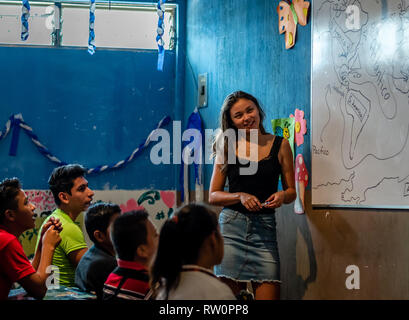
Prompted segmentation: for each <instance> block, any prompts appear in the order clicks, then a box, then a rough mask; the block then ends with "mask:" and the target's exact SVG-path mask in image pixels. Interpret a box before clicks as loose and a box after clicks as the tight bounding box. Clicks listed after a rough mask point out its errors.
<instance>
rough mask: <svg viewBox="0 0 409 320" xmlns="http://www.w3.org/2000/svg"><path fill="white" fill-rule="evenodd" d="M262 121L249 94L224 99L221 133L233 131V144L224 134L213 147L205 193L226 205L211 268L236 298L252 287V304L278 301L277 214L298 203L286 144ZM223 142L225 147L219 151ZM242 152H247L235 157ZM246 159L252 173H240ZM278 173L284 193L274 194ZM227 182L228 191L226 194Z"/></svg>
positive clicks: (259, 111) (261, 115)
mask: <svg viewBox="0 0 409 320" xmlns="http://www.w3.org/2000/svg"><path fill="white" fill-rule="evenodd" d="M263 119H264V112H263V110H262V109H261V108H260V105H259V103H258V101H257V99H256V98H255V97H253V96H252V95H250V94H248V93H245V92H242V91H236V92H233V93H232V94H230V95H228V96H227V97H226V99H225V100H224V103H223V106H222V110H221V112H220V128H221V130H222V133H225V134H226V132H228V129H230V131H231V129H233V130H234V132H235V133H236V139H235V141H231V139H227V138H225V137H223V135H219V138H218V139H216V141H215V144H214V145H213V151H214V153H215V156H216V159H215V160H216V161H215V164H214V168H213V174H212V180H211V182H210V190H209V202H210V203H211V204H213V205H217V206H224V208H223V210H222V212H221V213H220V216H219V224H220V229H221V233H222V235H223V238H224V246H225V247H224V248H225V249H224V252H225V255H224V259H223V261H222V263H221V264H220V265H217V266H216V267H215V274H216V275H217V276H219V277H220V278H221V279H222V280H223V281H224V282H225V283H227V284H228V285H229V286H230V288H231V289H232V290H233V293H234V294H236V295H237V294H239V292H240V290H243V289H245V288H246V285H247V283H248V282H251V284H252V286H253V290H254V293H255V299H256V300H270V299H279V298H280V286H279V284H280V259H279V254H278V246H277V237H276V220H275V209H276V208H279V207H281V205H282V204H283V203H291V202H293V201H294V200H295V198H296V192H295V186H294V184H295V182H294V166H293V156H292V152H291V148H290V144H289V143H288V141H287V140H286V139H283V138H281V137H278V136H274V135H272V134H269V133H267V132H266V131H265V129H264V127H263ZM240 129H242V130H240ZM252 129H254V130H256V132H257V135H256V136H257V137H258V139H257V140H258V141H253V140H254V139H250V137H251V134H250V132H251V131H250V130H252ZM243 132H244V134H243ZM253 132H254V131H253ZM220 137H222V139H223V141H222V140H221V139H220ZM221 141H222V142H224V145H223V148H221V149H220V148H218V142H221ZM227 141H228V143H227ZM229 148H230V150H233V153H231V152H230V151H229ZM218 150H221V152H219V151H218ZM241 150H246V152H244V153H243V152H240V154H239V151H241ZM249 150H256V152H250V157H249V156H248V154H249ZM231 154H233V158H234V159H231V158H232V157H231ZM259 159H260V160H259ZM245 160H247V161H250V162H253V165H254V162H256V163H255V165H257V170H256V172H255V173H254V174H251V175H244V174H241V173H243V171H241V170H240V168H242V169H243V168H246V167H249V164H248V163H247V164H246V165H242V164H241V163H243V162H245ZM250 165H251V163H250ZM280 174H281V177H282V185H283V190H282V191H277V186H278V179H279V175H280ZM226 179H228V181H229V189H228V191H224V187H225V184H226Z"/></svg>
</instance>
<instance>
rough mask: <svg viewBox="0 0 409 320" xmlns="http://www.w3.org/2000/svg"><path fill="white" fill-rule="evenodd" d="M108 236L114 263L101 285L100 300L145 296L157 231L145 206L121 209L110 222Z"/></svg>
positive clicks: (155, 247)
mask: <svg viewBox="0 0 409 320" xmlns="http://www.w3.org/2000/svg"><path fill="white" fill-rule="evenodd" d="M111 239H112V243H113V245H114V249H115V252H116V255H117V258H118V267H117V268H116V269H115V270H114V271H112V273H111V274H110V275H109V276H108V279H107V281H106V282H105V285H104V296H103V299H104V300H142V299H147V298H148V296H147V295H148V293H149V291H150V290H149V273H148V268H149V266H150V264H151V261H152V258H153V256H154V255H155V253H156V249H157V246H158V234H157V232H156V228H155V226H154V225H153V224H152V222H151V221H150V220H149V218H148V213H147V212H146V211H145V210H138V211H130V212H125V213H124V214H122V215H120V216H119V217H118V218H117V219H116V220H115V221H114V223H113V225H112V230H111Z"/></svg>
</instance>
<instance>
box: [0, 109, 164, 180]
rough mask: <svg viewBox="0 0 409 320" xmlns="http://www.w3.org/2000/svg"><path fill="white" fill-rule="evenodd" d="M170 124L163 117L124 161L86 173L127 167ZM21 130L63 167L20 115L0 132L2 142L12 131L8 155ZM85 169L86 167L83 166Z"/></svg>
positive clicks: (16, 142)
mask: <svg viewBox="0 0 409 320" xmlns="http://www.w3.org/2000/svg"><path fill="white" fill-rule="evenodd" d="M169 122H170V117H169V116H166V117H164V118H163V119H162V120H161V121H159V123H158V124H157V126H156V128H155V129H154V130H152V131H151V133H150V134H149V136H148V137H147V138H146V139H145V140H144V141H143V142H142V143H141V144H140V145H139V146H138V147H137V148H136V149H135V150H134V151H133V152H132V153H131V154H130V155H129V156H128V157H127V158H126V159H124V160H121V161H119V162H116V163H113V164H106V165H100V166H97V167H95V168H90V169H88V168H87V173H88V174H91V173H100V172H103V171H107V170H111V169H117V168H121V167H123V166H125V165H127V164H128V163H129V162H131V161H132V160H133V159H134V158H135V157H136V156H138V155H140V154H141V153H142V151H143V150H144V149H145V148H146V147H147V146H148V145H149V143H150V142H151V137H152V136H153V134H154V133H155V130H156V129H159V128H162V127H164V126H166V125H167V124H168V123H169ZM20 128H21V129H24V132H25V133H26V134H27V135H28V136H29V137H30V139H31V141H32V142H33V143H34V144H35V145H36V147H37V149H38V151H40V153H41V154H42V155H44V156H45V157H47V158H48V159H49V160H51V161H52V162H54V163H56V164H58V165H65V164H67V162H64V161H61V160H60V159H58V158H57V157H55V156H54V155H53V154H52V153H51V152H50V151H49V150H48V149H47V147H45V146H44V145H43V144H42V143H41V142H40V141H39V139H38V137H37V136H36V135H35V134H34V132H33V129H32V128H31V127H30V126H28V125H27V123H25V122H24V120H23V116H22V115H21V114H14V115H12V116H11V117H10V118H9V120H8V121H7V122H6V125H5V129H4V130H3V131H1V132H0V141H1V140H3V139H4V138H5V137H6V136H7V134H8V133H9V132H10V130H11V129H13V138H12V142H11V146H10V152H9V153H10V155H13V156H14V155H16V153H17V146H18V137H19V134H18V133H19V131H20ZM84 167H86V166H84Z"/></svg>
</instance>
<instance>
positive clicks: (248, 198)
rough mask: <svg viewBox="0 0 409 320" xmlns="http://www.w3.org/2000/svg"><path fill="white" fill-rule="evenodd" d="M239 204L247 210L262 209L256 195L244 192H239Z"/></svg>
mask: <svg viewBox="0 0 409 320" xmlns="http://www.w3.org/2000/svg"><path fill="white" fill-rule="evenodd" d="M239 195H240V202H241V204H242V205H243V206H244V207H245V208H246V209H247V210H249V211H260V210H261V209H262V206H261V203H260V201H259V200H258V199H257V197H255V196H253V195H251V194H248V193H245V192H239Z"/></svg>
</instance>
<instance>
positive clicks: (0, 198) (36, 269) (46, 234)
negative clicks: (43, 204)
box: [0, 178, 62, 300]
mask: <svg viewBox="0 0 409 320" xmlns="http://www.w3.org/2000/svg"><path fill="white" fill-rule="evenodd" d="M34 209H35V206H34V205H33V204H32V203H30V202H29V201H28V199H27V196H26V195H25V193H24V191H23V190H22V189H21V184H20V181H19V180H18V179H17V178H12V179H4V180H3V181H2V182H1V183H0V300H6V299H7V297H8V295H9V292H10V289H11V287H12V285H13V283H14V282H18V283H19V284H20V285H21V286H22V287H23V288H24V289H25V290H26V291H27V293H28V294H29V295H31V296H33V297H34V298H37V299H42V298H43V297H44V295H45V293H46V292H47V287H46V283H47V282H46V281H47V278H48V276H49V274H48V273H47V267H48V266H50V265H51V260H52V258H53V254H54V251H55V248H56V247H57V246H58V244H59V243H60V241H61V238H60V235H59V234H60V231H61V230H62V228H61V223H60V222H59V220H58V219H54V218H53V219H50V220H49V221H48V222H47V223H46V224H44V226H43V228H42V229H41V233H40V236H39V245H38V247H37V250H36V252H35V254H34V259H33V263H32V264H31V263H30V261H29V260H28V258H27V256H26V255H25V253H24V251H23V247H22V246H21V243H20V242H19V240H18V237H19V236H20V235H21V234H22V233H23V232H25V231H26V230H29V229H32V228H34V227H35V223H34Z"/></svg>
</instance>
